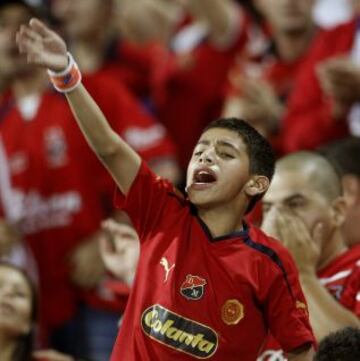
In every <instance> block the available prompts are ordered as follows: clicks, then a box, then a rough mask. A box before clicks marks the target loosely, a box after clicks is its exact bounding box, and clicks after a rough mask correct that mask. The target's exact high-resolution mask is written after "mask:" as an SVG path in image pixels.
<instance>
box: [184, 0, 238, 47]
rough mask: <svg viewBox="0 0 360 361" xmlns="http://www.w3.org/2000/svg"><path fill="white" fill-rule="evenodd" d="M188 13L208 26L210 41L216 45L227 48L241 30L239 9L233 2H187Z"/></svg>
mask: <svg viewBox="0 0 360 361" xmlns="http://www.w3.org/2000/svg"><path fill="white" fill-rule="evenodd" d="M185 3H186V4H187V6H188V8H189V11H190V12H191V14H192V15H193V16H195V17H196V18H197V19H198V20H205V21H206V23H207V24H208V26H209V31H210V39H211V41H212V42H214V43H215V44H217V45H220V46H227V45H229V43H231V42H232V40H233V38H234V37H236V34H237V31H238V30H239V29H240V28H241V26H242V24H241V21H242V19H241V18H240V17H239V15H240V7H239V5H238V4H236V3H235V1H234V0H196V1H193V0H187V2H185Z"/></svg>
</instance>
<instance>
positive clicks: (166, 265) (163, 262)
mask: <svg viewBox="0 0 360 361" xmlns="http://www.w3.org/2000/svg"><path fill="white" fill-rule="evenodd" d="M160 264H161V265H162V266H163V267H164V270H165V279H164V283H165V282H166V281H167V279H168V277H169V273H170V271H171V270H172V269H173V268H174V267H175V263H174V264H173V265H172V266H171V267H169V261H168V260H167V259H166V258H165V257H162V258H161V260H160Z"/></svg>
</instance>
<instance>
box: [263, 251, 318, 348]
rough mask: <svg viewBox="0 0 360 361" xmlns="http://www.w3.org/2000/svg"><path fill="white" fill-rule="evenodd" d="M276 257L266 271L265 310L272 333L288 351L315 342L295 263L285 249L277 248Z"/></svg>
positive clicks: (264, 272) (264, 278)
mask: <svg viewBox="0 0 360 361" xmlns="http://www.w3.org/2000/svg"><path fill="white" fill-rule="evenodd" d="M273 260H274V261H275V262H271V264H268V267H267V269H266V270H264V271H263V281H264V282H265V284H266V285H265V286H264V289H265V290H266V295H265V297H266V299H265V308H264V313H265V319H266V321H267V324H268V325H269V330H270V333H271V335H272V336H273V337H274V338H275V339H276V340H277V341H278V342H279V344H280V346H281V348H282V349H283V350H284V351H285V352H291V351H293V350H296V349H297V348H299V347H301V346H304V345H305V344H315V339H314V335H313V332H312V329H311V326H310V322H309V314H308V308H307V304H306V300H305V297H304V294H303V292H302V290H301V287H300V282H299V277H298V271H297V269H296V266H295V263H294V261H293V260H292V258H291V256H290V254H289V253H288V251H287V250H285V249H283V250H281V251H280V252H279V251H277V252H276V255H274V257H273ZM269 267H270V268H269ZM269 276H270V279H269V278H268V277H269ZM290 330H291V332H290Z"/></svg>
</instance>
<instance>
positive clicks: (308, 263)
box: [262, 209, 360, 340]
mask: <svg viewBox="0 0 360 361" xmlns="http://www.w3.org/2000/svg"><path fill="white" fill-rule="evenodd" d="M262 228H263V230H264V231H265V232H267V233H268V234H271V235H272V236H274V237H276V238H277V239H279V240H281V242H282V243H283V244H284V245H285V246H286V247H287V248H288V249H289V251H290V252H291V254H292V256H293V257H294V259H295V262H296V265H297V267H298V270H299V273H300V282H301V285H302V289H303V291H304V294H305V297H306V300H307V303H308V307H309V315H310V322H311V326H312V327H313V330H314V333H315V336H316V338H317V339H318V340H321V339H322V338H323V337H325V336H326V335H328V334H329V333H330V332H333V331H337V330H339V329H341V328H343V327H346V326H355V327H359V326H360V322H359V320H358V319H357V317H356V316H355V315H353V314H352V313H351V312H350V311H348V310H347V309H346V308H344V307H343V306H342V305H341V304H340V303H338V302H337V301H336V300H335V299H334V298H333V296H332V295H331V294H330V293H329V292H328V291H327V290H326V288H325V287H324V286H323V285H322V284H321V283H320V282H319V279H318V278H317V276H316V266H317V261H318V259H319V255H320V249H319V246H318V245H319V244H320V241H319V240H320V238H321V237H322V232H323V230H322V224H320V223H319V224H317V225H316V226H315V228H314V230H313V234H310V232H309V230H308V229H307V228H306V226H305V224H304V222H303V221H302V220H301V218H300V217H298V216H296V215H295V214H292V213H291V211H289V210H286V209H282V210H280V211H279V210H275V209H274V210H271V211H270V212H269V213H268V214H267V215H266V216H265V218H264V222H263V225H262Z"/></svg>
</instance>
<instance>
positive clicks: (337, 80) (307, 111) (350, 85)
mask: <svg viewBox="0 0 360 361" xmlns="http://www.w3.org/2000/svg"><path fill="white" fill-rule="evenodd" d="M353 5H354V12H355V17H354V18H353V19H352V20H351V21H349V22H347V23H345V24H342V25H339V26H338V27H336V28H334V29H331V30H327V31H324V32H323V33H322V34H320V36H319V37H318V38H317V39H316V42H315V43H314V45H313V48H312V49H311V52H310V54H309V57H308V60H307V61H306V63H305V64H304V65H303V67H302V69H301V72H300V73H299V76H298V81H297V83H296V87H295V89H294V91H293V93H292V95H291V97H290V99H289V103H288V109H287V112H286V114H285V118H284V150H285V151H286V152H291V151H295V150H300V149H314V148H316V147H318V146H320V145H323V144H325V143H327V142H330V141H332V140H336V139H340V138H343V137H345V136H346V135H348V134H349V133H351V134H353V135H359V134H360V126H359V119H360V117H359V110H358V109H359V107H358V102H359V101H360V97H359V94H360V90H359V89H360V66H359V64H360V50H359V49H360V48H359V41H360V40H359V30H358V29H359V26H358V23H359V20H358V17H359V14H360V1H359V0H354V1H353Z"/></svg>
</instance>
